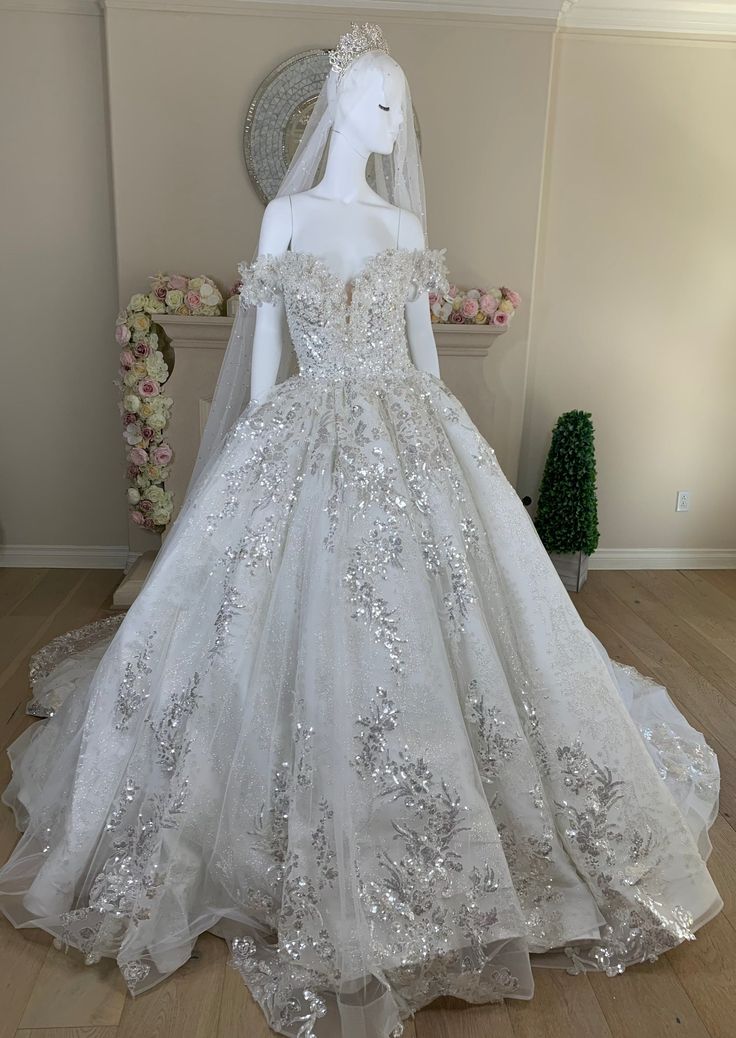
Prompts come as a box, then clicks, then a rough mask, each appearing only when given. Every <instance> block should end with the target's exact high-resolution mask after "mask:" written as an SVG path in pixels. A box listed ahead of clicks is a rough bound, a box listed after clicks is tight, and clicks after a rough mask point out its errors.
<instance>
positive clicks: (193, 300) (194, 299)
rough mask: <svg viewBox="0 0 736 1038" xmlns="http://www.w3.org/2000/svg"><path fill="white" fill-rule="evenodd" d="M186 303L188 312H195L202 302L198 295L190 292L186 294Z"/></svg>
mask: <svg viewBox="0 0 736 1038" xmlns="http://www.w3.org/2000/svg"><path fill="white" fill-rule="evenodd" d="M185 298H186V303H187V306H188V307H189V309H190V310H197V309H198V308H199V306H200V305H201V302H202V300H201V299H200V298H199V293H198V292H195V291H194V290H192V291H191V292H187V294H186V297H185Z"/></svg>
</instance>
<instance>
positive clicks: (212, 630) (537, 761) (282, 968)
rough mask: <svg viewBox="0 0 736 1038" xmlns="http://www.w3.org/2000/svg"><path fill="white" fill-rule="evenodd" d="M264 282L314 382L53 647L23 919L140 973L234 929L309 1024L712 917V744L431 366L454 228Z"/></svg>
mask: <svg viewBox="0 0 736 1038" xmlns="http://www.w3.org/2000/svg"><path fill="white" fill-rule="evenodd" d="M243 276H244V286H243V296H242V304H243V305H249V304H251V303H255V304H258V303H261V302H264V301H269V300H273V299H275V298H277V297H278V296H279V295H281V296H282V297H283V300H284V302H285V307H286V315H287V319H288V322H289V327H290V332H291V336H292V339H293V341H294V345H295V348H296V350H297V354H298V357H299V362H300V371H299V373H298V374H297V375H294V376H292V377H290V378H289V379H287V380H286V381H285V382H282V383H279V384H278V385H276V386H275V387H274V388H273V389H272V390H270V391H269V392H268V394H267V395H266V396H265V397H264V398H263V399H261V400H260V401H259V402H253V403H251V404H250V405H249V406H248V408H246V411H245V412H244V413H243V415H242V416H241V418H240V420H239V421H238V422H237V423H236V425H235V427H234V428H233V429H232V431H231V433H230V435H229V436H228V438H227V440H226V442H225V444H224V446H223V447H222V449H221V450H220V452H219V454H218V455H217V457H216V458H215V459H214V460H213V461H212V463H211V464H210V465H209V466H208V468H207V470H206V472H205V473H204V474H203V476H202V478H201V479H200V480H199V482H198V483H197V484H196V485H195V487H194V488H193V490H192V492H191V493H190V495H189V497H188V499H187V501H186V502H185V503H184V507H183V509H182V511H181V514H180V515H179V517H178V519H177V520H176V523H175V524H174V526H173V528H172V529H171V531H170V532H169V535H168V538H167V542H166V546H165V551H164V553H162V555H163V557H162V558H159V560H158V561H157V563H156V565H155V566H154V569H153V570H152V572H151V575H150V576H149V579H148V580H147V582H146V584H145V586H144V588H143V590H142V591H141V593H140V595H139V597H138V599H137V600H136V602H135V603H134V605H133V606H132V607H131V608H130V610H129V611H128V613H127V614H126V616H125V619H124V620H123V622H122V623H118V624H115V623H110V624H109V625H105V624H102V625H99V626H97V627H96V628H93V629H91V630H90V631H89V632H87V634H85V633H84V632H82V633H81V634H80V633H79V632H76V633H73V634H71V635H69V636H67V640H66V642H65V641H64V640H63V639H62V640H61V642H58V641H57V642H56V643H54V644H52V646H51V647H49V649H48V651H46V652H45V653H44V652H42V653H41V654H40V655H39V657H37V658H36V659H35V660H34V663H33V679H34V681H33V700H32V705H33V711H34V712H36V713H41V714H46V715H47V716H48V719H47V720H43V721H38V722H36V723H35V724H34V725H32V726H31V727H30V728H29V729H28V730H27V731H26V732H25V733H24V734H23V735H22V736H21V737H20V738H19V739H18V740H16V742H15V743H14V744H13V745H12V746H11V747H10V750H9V753H10V757H11V761H12V764H13V778H12V781H11V783H10V785H9V786H8V788H7V789H6V791H5V794H4V801H5V803H6V804H8V805H10V806H11V807H12V808H13V810H14V811H15V815H16V820H17V823H18V826H19V828H20V829H22V830H24V833H23V835H22V837H21V838H20V841H19V843H18V846H17V847H16V849H15V851H14V852H13V854H12V855H11V857H10V860H9V861H8V862H7V864H6V865H5V866H4V868H3V869H2V871H0V906H1V907H2V909H3V911H4V912H5V914H6V915H7V916H8V918H9V919H10V920H11V922H12V923H13V924H14V925H16V926H37V927H42V928H43V929H45V930H48V931H50V932H51V933H53V934H55V935H56V937H57V938H58V943H59V944H60V945H62V946H63V945H67V946H72V947H74V948H77V949H79V950H81V952H82V953H83V956H84V957H85V958H86V960H87V962H90V963H93V962H95V961H97V960H98V959H99V958H100V957H101V956H112V957H114V958H116V959H117V962H118V964H119V966H120V968H121V970H122V972H123V974H124V976H125V979H126V981H127V984H128V987H129V989H130V990H131V991H132V992H133V993H138V992H141V991H144V990H146V989H147V988H149V987H150V986H152V985H153V984H155V983H156V982H158V981H160V980H161V979H162V978H164V977H166V976H167V975H169V974H170V973H172V971H174V970H175V969H177V967H178V966H180V965H181V964H182V963H184V962H185V961H186V960H187V958H188V957H189V956H190V954H191V950H192V947H193V944H194V941H195V940H196V938H197V936H198V935H199V934H200V933H201V932H203V931H204V930H212V931H213V932H215V933H217V934H219V935H220V936H222V937H223V938H225V939H226V940H227V941H228V942H229V945H230V948H231V964H232V966H233V967H235V968H236V969H237V970H238V971H240V973H241V974H242V976H243V978H244V980H245V982H246V984H247V985H248V987H249V988H250V990H251V992H252V993H253V996H254V997H255V998H256V999H257V1000H258V1002H259V1003H260V1005H261V1007H262V1009H263V1011H264V1013H265V1015H266V1018H267V1020H268V1022H269V1024H270V1026H271V1027H272V1028H273V1029H274V1030H275V1031H277V1032H278V1033H281V1034H284V1035H290V1036H293V1038H297V1036H299V1038H309V1036H313V1035H314V1036H319V1038H322V1036H343V1038H387V1036H388V1035H398V1034H400V1033H401V1031H402V1027H403V1025H402V1020H404V1019H406V1018H407V1017H408V1016H409V1015H410V1014H411V1013H412V1012H413V1011H415V1010H416V1009H418V1008H419V1007H421V1006H422V1005H425V1004H426V1003H428V1002H430V1001H431V1000H432V999H434V998H435V997H437V996H439V995H442V994H451V995H456V996H459V997H461V998H463V999H466V1000H468V1001H472V1002H487V1001H494V1000H499V999H503V998H530V997H531V996H532V994H533V989H534V983H533V974H532V966H535V967H536V966H546V967H551V968H564V969H568V970H570V971H573V972H575V971H579V970H603V971H605V972H608V973H610V974H613V973H617V972H621V971H622V970H623V969H625V968H627V967H629V966H633V965H635V964H637V963H641V962H644V961H647V960H652V959H655V958H656V957H658V956H659V955H661V954H662V953H664V952H666V951H667V950H668V949H670V948H673V947H674V946H676V945H677V944H679V943H680V942H682V941H685V940H691V939H693V938H694V935H695V931H696V930H697V929H698V927H700V926H702V925H703V924H704V923H706V922H707V921H708V920H709V919H711V918H712V917H713V916H714V915H715V914H716V913H717V912H718V911H719V910H720V909H721V907H722V901H721V898H720V896H719V894H718V891H717V889H716V888H715V886H714V884H713V882H712V879H711V877H710V875H709V872H708V869H707V867H706V864H705V863H706V859H707V857H708V854H709V852H710V849H711V845H710V841H709V837H708V829H709V827H710V825H711V824H712V823H713V821H714V819H715V815H716V811H717V807H718V791H719V773H718V765H717V761H716V758H715V756H714V754H713V753H712V751H711V750H710V748H709V747H708V746H707V744H706V743H705V741H704V739H703V737H702V735H701V734H700V733H699V732H697V731H696V730H694V729H693V728H691V727H690V725H689V724H688V723H687V721H686V720H685V718H684V717H683V716H682V714H681V713H680V712H679V711H678V710H677V708H676V707H675V705H674V704H673V702H672V700H671V699H670V698H669V696H668V694H667V692H666V690H665V689H664V688H663V687H662V686H660V685H657V684H655V683H654V682H653V681H650V680H648V679H646V678H644V677H643V676H642V675H640V674H639V673H638V672H637V671H636V670H634V669H633V668H631V667H626V666H623V665H621V664H619V663H616V662H614V661H612V660H610V659H609V657H608V655H607V654H606V651H605V649H604V648H603V646H602V645H601V643H600V642H599V641H598V640H597V639H596V638H595V637H594V636H593V634H592V633H591V632H589V631H588V630H587V628H586V627H585V626H584V625H583V623H582V621H581V620H580V618H579V616H578V614H577V612H576V610H575V608H574V606H573V604H572V602H571V601H570V598H569V595H568V593H567V592H566V591H565V589H564V588H563V586H562V584H561V582H560V580H559V578H558V576H557V574H556V572H555V570H554V568H553V566H552V563H551V562H550V560H549V557H548V556H547V554H546V552H545V550H544V548H543V546H542V544H541V542H540V541H539V538H538V536H537V534H536V531H535V529H534V526H533V523H532V522H531V520H530V518H529V516H528V514H527V512H526V510H525V508H524V506H523V505H522V503H521V501H520V500H519V498H518V496H517V494H516V493H515V491H514V489H513V487H512V486H511V485H510V483H509V482H508V480H507V479H506V477H505V476H504V474H503V471H502V470H501V468H500V466H499V464H498V461H497V459H496V456H495V454H494V451H493V449H492V448H491V447H490V446H489V445H488V444H487V442H486V441H485V440H484V439H483V438H482V437H481V435H480V434H479V432H478V430H477V429H476V427H475V426H474V425H473V423H472V421H471V420H470V418H469V416H468V414H467V413H466V411H465V410H464V408H463V407H462V405H461V404H460V403H459V401H458V400H457V399H456V398H455V397H454V396H453V394H452V393H451V392H450V391H449V390H448V388H447V387H446V385H445V384H444V382H442V380H441V379H439V378H437V377H436V376H434V375H432V374H428V373H426V372H422V371H420V370H418V369H417V368H416V367H414V366H413V364H412V363H411V360H410V356H409V351H408V347H407V341H406V332H405V324H404V303H405V301H406V300H407V299H411V298H413V297H415V296H416V293H417V292H419V291H421V290H423V289H427V288H432V287H435V288H437V287H441V286H442V285H443V284H444V283H445V280H446V272H445V267H444V253H443V250H440V251H438V250H418V251H407V250H398V249H395V250H387V251H386V252H384V253H381V254H379V255H377V256H376V257H374V258H373V259H372V260H370V261H369V263H368V264H367V265H366V268H365V269H364V271H363V272H362V273H361V274H360V275H359V276H358V278H356V279H355V281H354V282H353V284H352V285H350V286H348V285H346V284H344V283H343V282H342V281H341V280H340V279H339V278H337V277H336V276H335V275H334V274H332V273H331V272H330V271H329V269H328V267H327V266H326V264H325V263H324V262H323V261H321V260H319V259H318V257H316V256H310V255H308V254H300V253H286V254H285V255H284V256H282V257H273V256H271V257H269V256H265V257H264V256H262V257H259V258H258V259H257V260H256V261H255V262H254V263H253V264H251V265H249V266H247V267H244V268H243ZM349 289H350V291H349ZM80 961H81V959H80ZM80 968H81V967H80Z"/></svg>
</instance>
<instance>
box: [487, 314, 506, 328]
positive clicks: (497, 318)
mask: <svg viewBox="0 0 736 1038" xmlns="http://www.w3.org/2000/svg"><path fill="white" fill-rule="evenodd" d="M508 323H509V315H508V314H505V313H504V312H503V310H496V312H495V314H494V315H493V317H492V318H491V324H495V325H496V327H498V328H500V327H502V326H503V325H505V324H508Z"/></svg>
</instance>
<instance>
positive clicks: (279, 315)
mask: <svg viewBox="0 0 736 1038" xmlns="http://www.w3.org/2000/svg"><path fill="white" fill-rule="evenodd" d="M284 203H285V204H284ZM290 238H291V214H290V210H289V199H288V196H281V197H277V198H274V199H272V201H270V202H269V203H268V205H267V206H266V210H265V212H264V214H263V220H262V222H261V233H260V237H259V239H258V253H259V255H265V254H269V255H273V256H280V255H281V254H282V253H284V252H286V249H287V248H288V245H289V240H290ZM283 318H284V303H283V300H282V299H280V298H279V299H278V300H276V301H275V302H273V303H261V304H260V305H259V307H258V310H257V312H256V325H255V330H254V333H253V356H252V358H251V366H250V397H251V400H256V401H257V400H259V399H260V398H261V397H262V396H263V395H264V394H265V393H267V392H268V390H269V389H271V388H272V386H273V385H274V384H275V382H276V376H277V375H278V371H279V364H280V362H281V353H282V351H283V347H284V342H283V327H284V320H283Z"/></svg>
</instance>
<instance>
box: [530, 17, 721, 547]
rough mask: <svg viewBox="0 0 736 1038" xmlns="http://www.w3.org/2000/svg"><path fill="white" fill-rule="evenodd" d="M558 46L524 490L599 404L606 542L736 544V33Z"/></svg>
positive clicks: (583, 40) (573, 38)
mask: <svg viewBox="0 0 736 1038" xmlns="http://www.w3.org/2000/svg"><path fill="white" fill-rule="evenodd" d="M557 48H558V53H557V57H556V62H555V82H554V84H553V90H552V110H551V118H550V130H549V140H548V154H547V166H546V173H545V190H544V205H543V212H542V221H541V233H540V250H539V257H538V269H537V283H536V291H535V298H534V306H533V318H532V336H531V351H530V375H529V380H528V386H527V399H526V415H525V419H526V420H525V427H524V439H523V448H522V463H521V467H520V479H519V483H518V488H519V490H520V492H522V493H530V494H532V495H534V494H535V493H536V490H537V488H538V485H539V478H540V475H541V471H542V466H543V464H544V457H545V454H546V450H547V447H548V445H549V435H550V430H551V427H552V425H553V424H554V421H555V419H556V417H557V416H558V415H559V414H560V413H561V412H563V411H565V410H568V409H570V408H583V409H585V410H588V411H591V412H592V414H593V420H594V423H595V426H596V434H597V457H598V469H599V511H600V527H601V548H604V547H606V548H648V547H654V548H711V549H714V548H732V549H733V548H735V547H736V461H735V460H734V443H735V442H736V407H734V391H735V389H736V134H735V133H734V127H736V43H725V42H708V43H706V42H695V41H692V40H691V41H688V40H669V41H666V40H661V39H660V40H658V39H656V38H645V37H639V38H636V37H623V36H615V35H601V36H595V35H585V34H581V35H570V36H566V35H561V36H559V37H558V40H557ZM678 490H689V491H690V492H691V494H692V499H691V511H690V512H688V513H676V512H675V499H676V494H677V491H678Z"/></svg>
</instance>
